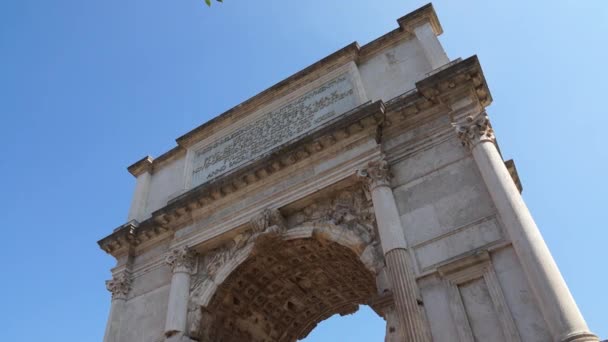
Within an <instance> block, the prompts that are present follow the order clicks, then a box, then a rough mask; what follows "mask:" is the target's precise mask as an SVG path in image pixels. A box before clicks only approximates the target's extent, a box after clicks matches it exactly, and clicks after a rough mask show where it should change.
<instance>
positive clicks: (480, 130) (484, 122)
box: [452, 112, 496, 149]
mask: <svg viewBox="0 0 608 342" xmlns="http://www.w3.org/2000/svg"><path fill="white" fill-rule="evenodd" d="M452 125H453V126H454V129H455V130H456V133H457V134H458V138H460V140H461V142H462V146H465V147H467V148H469V149H473V147H475V145H477V144H478V143H480V142H482V141H490V142H492V143H495V142H496V138H495V137H494V130H493V129H492V125H491V124H490V118H489V117H488V114H487V113H486V112H481V113H479V114H477V115H475V116H472V115H470V116H467V117H466V118H465V119H464V120H462V121H461V122H457V123H453V124H452Z"/></svg>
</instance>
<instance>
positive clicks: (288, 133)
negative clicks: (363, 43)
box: [191, 75, 359, 186]
mask: <svg viewBox="0 0 608 342" xmlns="http://www.w3.org/2000/svg"><path fill="white" fill-rule="evenodd" d="M358 104H359V103H358V100H357V98H356V96H355V91H354V88H353V84H352V81H351V80H350V78H349V77H348V76H346V75H342V76H340V77H338V78H336V79H334V80H332V81H330V82H328V83H325V84H324V85H322V86H321V87H319V88H317V89H315V90H313V91H311V92H309V93H307V94H305V95H304V96H302V97H300V98H298V99H296V100H295V101H293V102H291V103H289V104H287V105H285V106H283V107H281V108H279V109H277V110H274V111H271V112H269V113H266V114H264V115H263V116H262V117H261V118H259V119H258V120H257V121H254V122H252V123H250V124H248V125H246V126H244V127H242V128H240V129H238V130H236V131H235V132H233V133H231V134H228V135H226V136H225V137H222V138H220V139H218V140H216V141H215V142H213V143H211V144H210V145H207V146H205V147H203V148H202V149H200V150H198V151H196V152H195V155H194V160H193V171H192V184H191V185H192V186H197V185H200V184H202V183H205V182H207V181H209V180H211V179H213V178H216V177H218V176H219V175H221V174H224V173H226V172H228V171H230V170H232V169H234V168H237V167H239V166H242V165H244V164H246V163H248V162H251V161H253V160H254V159H255V158H257V157H260V156H261V155H262V154H264V153H266V152H268V151H270V150H271V149H272V148H274V147H277V146H279V145H281V144H284V143H286V142H288V141H289V140H291V139H293V138H296V137H298V136H300V135H302V134H304V133H306V132H309V131H311V130H312V129H314V128H316V127H318V126H320V125H322V124H323V123H325V122H327V121H329V120H331V119H333V118H334V117H336V116H337V115H339V114H342V113H344V112H347V111H348V110H350V109H353V108H354V107H356V106H357V105H358Z"/></svg>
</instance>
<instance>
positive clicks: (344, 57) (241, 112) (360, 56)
mask: <svg viewBox="0 0 608 342" xmlns="http://www.w3.org/2000/svg"><path fill="white" fill-rule="evenodd" d="M424 22H429V23H430V24H431V26H432V27H433V30H434V32H435V34H437V35H439V34H441V32H442V28H441V25H440V24H439V20H438V19H437V15H436V13H435V10H434V9H433V6H432V4H427V5H425V6H423V7H421V8H419V9H417V10H415V11H413V12H411V13H409V14H407V15H405V16H403V17H401V18H399V19H398V20H397V23H398V24H399V28H397V29H395V30H392V31H390V32H388V33H386V34H384V35H382V36H381V37H379V38H377V39H375V40H373V41H371V42H369V43H368V44H365V45H364V46H362V47H361V46H359V44H358V43H357V42H353V43H351V44H349V45H347V46H345V47H343V48H342V49H340V50H338V51H336V52H334V53H332V54H330V55H329V56H327V57H325V58H323V59H321V60H319V61H317V62H316V63H313V64H311V65H310V66H308V67H307V68H305V69H302V70H300V71H299V72H297V73H295V74H293V75H292V76H290V77H288V78H286V79H284V80H282V81H280V82H279V83H277V84H275V85H273V86H271V87H270V88H268V89H266V90H264V91H262V92H260V93H258V94H257V95H255V96H253V97H251V98H250V99H248V100H246V101H244V102H242V103H240V104H239V105H237V106H235V107H233V108H231V109H229V110H227V111H226V112H224V113H222V114H220V115H218V116H216V117H215V118H213V119H211V120H209V121H207V122H206V123H204V124H202V125H200V126H198V127H196V128H195V129H193V130H191V131H190V132H188V133H186V134H184V135H182V136H181V137H179V138H177V139H176V143H177V147H175V148H173V149H171V150H169V151H167V152H166V153H164V154H163V155H162V156H160V157H158V158H157V159H156V160H154V159H152V158H151V157H146V158H149V159H150V163H152V166H153V167H154V169H157V168H160V167H161V166H162V165H161V164H163V161H169V160H173V159H174V158H176V157H179V156H181V155H182V153H185V150H186V149H188V148H189V147H191V146H193V145H194V144H196V143H198V142H199V141H201V140H202V139H204V138H205V137H208V136H210V135H212V134H213V133H215V132H217V131H219V130H221V129H222V128H224V127H226V126H229V125H231V124H233V123H234V122H236V121H238V120H240V119H241V118H243V117H245V116H247V115H248V114H249V113H251V112H253V111H254V110H255V109H257V108H260V107H262V106H264V105H266V104H268V103H270V102H271V101H273V100H275V99H277V98H280V97H283V96H286V95H288V94H289V93H291V92H292V91H294V90H296V89H298V88H300V87H302V86H303V85H305V84H308V83H310V82H312V81H314V80H315V79H317V78H319V77H321V76H322V75H325V74H327V73H328V72H330V71H332V70H334V69H336V68H339V67H341V66H343V65H345V64H347V63H348V62H355V63H357V64H359V63H360V62H361V61H362V60H364V59H366V58H369V57H371V56H372V55H374V54H376V53H377V52H378V51H381V50H383V49H386V48H388V47H390V46H392V45H394V44H397V43H398V42H400V41H402V40H405V39H409V38H410V37H411V36H412V34H413V33H412V29H413V28H414V27H416V26H418V25H421V24H422V23H424ZM144 159H145V158H144ZM136 164H137V163H135V164H133V166H134V165H136ZM152 170H153V169H152ZM129 172H131V167H129ZM131 173H133V172H131Z"/></svg>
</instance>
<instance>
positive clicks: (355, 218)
mask: <svg viewBox="0 0 608 342" xmlns="http://www.w3.org/2000/svg"><path fill="white" fill-rule="evenodd" d="M306 222H314V223H327V224H330V225H334V226H343V227H344V228H346V230H347V231H352V232H354V233H356V234H357V235H359V236H360V237H361V239H362V240H363V241H365V242H366V243H371V242H372V241H373V240H375V239H376V229H375V224H376V223H375V215H374V210H373V207H372V204H371V201H369V199H368V198H367V196H366V195H365V193H364V190H363V189H362V188H361V187H351V188H348V189H345V190H341V191H339V192H338V193H337V194H335V195H334V196H332V197H327V198H323V199H320V200H318V201H315V203H313V204H311V205H309V206H307V207H305V208H303V209H302V210H300V211H298V212H296V213H294V214H293V215H291V217H289V225H290V227H294V226H298V225H301V224H303V223H306Z"/></svg>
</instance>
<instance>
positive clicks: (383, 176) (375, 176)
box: [358, 157, 391, 191]
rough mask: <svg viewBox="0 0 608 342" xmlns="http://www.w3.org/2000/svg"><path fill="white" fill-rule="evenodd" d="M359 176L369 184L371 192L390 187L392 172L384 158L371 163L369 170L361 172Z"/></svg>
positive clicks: (368, 166) (368, 165)
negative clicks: (381, 187) (382, 187)
mask: <svg viewBox="0 0 608 342" xmlns="http://www.w3.org/2000/svg"><path fill="white" fill-rule="evenodd" d="M358 175H359V177H361V178H362V179H363V180H364V181H365V182H366V183H367V184H368V186H369V189H370V191H371V190H373V189H374V188H377V187H379V186H390V179H391V172H390V169H389V165H388V161H386V159H385V158H384V157H382V158H381V159H378V160H373V161H370V162H369V163H368V164H367V169H365V170H360V171H359V172H358Z"/></svg>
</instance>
